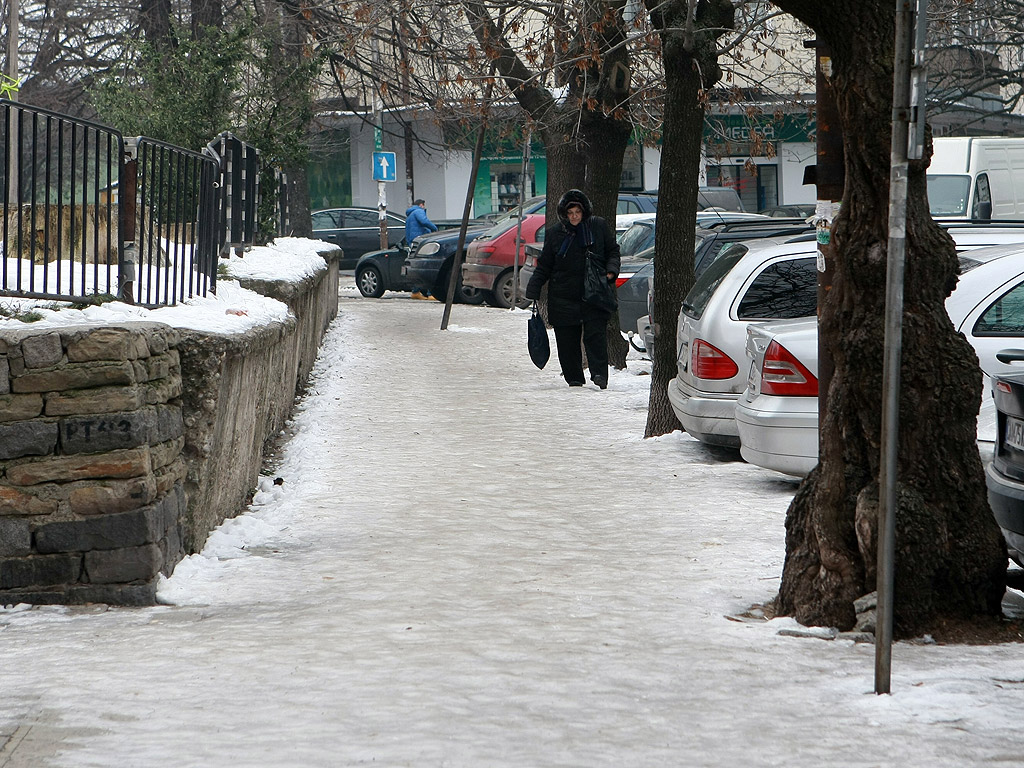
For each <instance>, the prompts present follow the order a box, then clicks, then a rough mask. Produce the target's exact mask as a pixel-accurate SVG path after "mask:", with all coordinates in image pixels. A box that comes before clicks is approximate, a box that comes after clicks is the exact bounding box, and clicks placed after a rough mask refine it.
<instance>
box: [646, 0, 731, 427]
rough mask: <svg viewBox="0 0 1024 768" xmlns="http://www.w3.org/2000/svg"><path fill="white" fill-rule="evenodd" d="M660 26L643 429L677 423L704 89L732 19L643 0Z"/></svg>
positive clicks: (721, 12)
mask: <svg viewBox="0 0 1024 768" xmlns="http://www.w3.org/2000/svg"><path fill="white" fill-rule="evenodd" d="M647 4H648V7H649V8H651V21H652V22H653V23H654V25H655V28H656V29H658V30H659V32H660V35H661V41H662V60H663V61H664V63H665V119H664V127H663V129H662V145H661V182H660V185H659V186H660V188H659V191H658V226H657V229H656V230H655V252H656V253H657V258H656V262H655V272H654V306H653V312H654V315H653V317H652V318H651V320H652V322H653V324H654V331H655V343H654V354H653V356H652V366H651V394H650V399H649V402H648V406H647V427H646V430H645V432H644V437H653V436H655V435H663V434H666V433H668V432H673V431H675V430H677V429H681V425H680V424H679V420H678V419H677V418H676V415H675V413H674V412H673V411H672V406H671V404H670V403H669V400H668V385H669V382H671V381H672V379H674V378H675V376H676V334H675V329H676V321H677V319H678V316H679V307H680V305H681V303H682V299H683V297H684V296H686V294H687V293H688V292H689V290H690V288H691V287H692V286H693V281H694V275H693V252H694V244H695V228H694V223H695V222H696V220H697V188H698V186H699V173H700V157H701V147H702V145H703V140H704V107H703V103H704V100H703V94H704V92H705V91H706V90H707V89H708V88H710V87H711V86H713V85H714V84H715V83H716V82H717V81H718V79H719V77H720V75H721V71H720V69H719V67H718V52H717V48H716V41H717V40H718V38H719V37H720V36H721V35H722V34H723V32H724V31H725V29H727V28H731V27H732V26H733V23H734V22H733V8H732V5H731V4H730V3H729V2H710V3H709V2H700V3H698V6H697V13H696V16H693V15H691V13H690V11H689V8H688V3H687V2H686V1H685V0H673V1H672V2H667V3H662V2H658V0H648V3H647Z"/></svg>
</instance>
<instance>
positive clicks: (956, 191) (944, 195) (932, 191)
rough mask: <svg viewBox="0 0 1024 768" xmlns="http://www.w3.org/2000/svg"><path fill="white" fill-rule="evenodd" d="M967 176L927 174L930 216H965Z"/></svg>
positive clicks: (968, 185) (969, 186) (967, 193)
mask: <svg viewBox="0 0 1024 768" xmlns="http://www.w3.org/2000/svg"><path fill="white" fill-rule="evenodd" d="M970 191H971V179H970V177H969V176H946V175H938V174H935V175H932V174H929V175H928V209H929V211H930V212H931V215H932V216H966V215H967V200H968V197H969V195H970Z"/></svg>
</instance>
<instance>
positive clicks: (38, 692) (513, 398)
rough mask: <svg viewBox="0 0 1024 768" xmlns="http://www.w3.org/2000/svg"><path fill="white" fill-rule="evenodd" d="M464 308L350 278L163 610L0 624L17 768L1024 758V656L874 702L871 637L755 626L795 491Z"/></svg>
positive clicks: (907, 681)
mask: <svg viewBox="0 0 1024 768" xmlns="http://www.w3.org/2000/svg"><path fill="white" fill-rule="evenodd" d="M248 258H249V256H248V255H246V256H245V257H244V259H243V260H245V259H248ZM221 298H222V297H221V296H220V289H218V299H217V301H218V302H220V300H221ZM225 301H226V304H227V305H228V306H229V307H231V306H236V305H238V304H239V302H240V301H241V299H239V298H238V297H237V296H236V297H235V298H232V299H225ZM442 309H443V306H442V305H441V304H438V303H435V302H424V301H413V300H410V299H409V298H408V295H407V294H386V295H385V297H384V298H383V299H380V300H372V299H364V298H362V297H360V296H359V294H358V292H357V291H356V290H355V288H354V286H353V285H352V284H351V278H349V280H348V281H347V282H346V284H345V285H344V286H343V288H342V296H341V306H340V312H339V316H338V318H337V320H336V321H335V322H334V323H333V324H332V325H331V327H330V329H329V330H328V333H327V335H326V337H325V339H324V344H323V348H322V352H321V355H320V358H319V359H318V361H317V364H316V366H315V369H314V372H313V376H312V381H311V387H310V389H309V392H308V393H307V395H306V396H305V397H304V398H303V399H302V400H301V401H300V404H299V405H298V407H297V410H296V412H295V415H294V418H293V420H292V421H291V423H290V425H289V427H288V429H287V430H286V433H287V434H286V435H283V442H282V445H281V448H280V450H279V451H278V452H277V454H276V455H275V456H273V457H272V464H271V465H269V466H268V470H267V474H266V476H265V477H262V478H261V479H260V483H259V490H258V492H257V493H256V495H255V497H254V499H253V503H252V505H251V507H250V508H249V509H248V510H247V511H246V512H245V513H244V514H243V515H241V516H239V517H237V518H234V519H232V520H229V521H227V522H225V523H224V524H223V525H222V526H220V527H219V528H218V529H217V530H216V531H215V532H214V533H213V534H212V535H211V536H210V538H209V541H208V542H207V544H206V546H205V548H204V549H203V551H202V552H200V553H198V554H194V555H191V556H190V557H188V558H186V559H185V560H183V561H182V562H181V563H180V564H179V565H178V567H177V568H176V569H175V571H174V574H173V575H172V576H171V577H170V578H167V579H164V580H163V581H162V582H161V584H160V588H159V599H160V600H161V601H162V602H163V603H164V604H162V605H159V606H154V607H149V608H141V609H117V608H115V609H105V608H103V607H98V606H87V607H28V606H12V607H7V608H5V609H2V610H0V649H2V658H3V660H4V663H3V665H2V666H0V691H3V696H2V698H0V765H10V766H11V767H12V768H13V766H15V765H55V766H62V767H63V766H68V767H72V766H118V767H120V766H133V767H149V766H153V767H157V766H169V765H173V766H176V767H178V768H185V767H188V766H196V767H198V766H203V768H208V767H209V766H232V768H239V767H244V766H274V767H275V768H276V767H278V766H296V767H299V766H302V767H307V766H324V767H332V768H333V767H335V766H356V765H369V764H374V765H382V766H456V767H461V766H466V767H473V768H476V767H478V766H509V767H515V768H520V767H525V766H530V767H531V768H532V767H535V766H538V767H539V766H544V767H547V766H579V767H586V768H590V767H592V766H615V767H616V768H621V767H622V766H708V767H709V768H710V767H712V766H714V767H718V766H736V765H744V766H787V767H792V766H808V767H809V768H810V767H814V768H818V766H829V765H835V766H901V767H911V766H922V767H924V766H928V767H929V768H934V766H977V765H981V764H1000V763H1006V764H1016V763H1017V762H1019V760H1020V736H1019V733H1018V732H1019V730H1020V729H1021V727H1022V726H1021V723H1022V722H1024V653H1022V647H1024V646H1020V645H1003V646H981V647H968V646H942V645H935V644H928V643H926V642H901V643H898V644H896V646H895V647H894V651H893V665H892V669H893V674H892V695H888V696H877V695H875V694H874V693H873V692H872V691H873V686H874V680H873V672H874V648H873V646H872V645H870V644H858V643H854V642H853V641H851V640H846V639H823V638H831V637H833V634H834V633H832V632H829V631H828V630H827V628H819V629H812V630H810V631H804V630H805V629H806V628H802V627H800V626H799V625H797V624H796V623H795V622H793V621H792V620H790V619H775V620H773V621H764V620H760V619H758V618H756V614H757V611H756V609H755V610H753V611H751V608H752V606H757V605H759V604H763V603H765V602H766V601H768V600H770V599H771V598H772V597H773V596H774V594H775V592H776V591H777V589H778V584H779V575H780V573H781V569H782V563H783V559H784V556H785V545H784V537H785V531H784V520H785V512H786V508H787V506H788V504H789V501H790V499H791V498H792V495H793V492H794V490H795V488H796V486H795V484H794V483H793V482H792V481H790V480H787V479H785V478H783V477H782V476H781V475H776V474H774V473H771V472H769V471H767V470H762V469H759V468H757V467H753V466H750V465H747V464H745V463H743V462H741V461H740V460H738V457H736V456H735V455H733V454H731V453H728V452H721V451H716V450H711V449H709V448H707V447H705V446H703V445H701V444H700V443H698V442H696V441H694V440H693V439H691V438H690V437H688V436H687V435H685V434H682V433H674V434H670V435H666V436H663V437H659V438H653V439H648V440H645V439H643V437H642V435H643V431H644V425H645V422H646V405H647V399H648V385H649V381H650V377H649V375H647V374H648V373H649V366H650V364H649V363H648V362H646V361H643V360H640V359H638V358H636V356H635V355H634V356H633V357H632V358H631V359H630V360H629V365H628V366H627V368H626V370H623V371H612V375H611V379H610V383H609V386H608V389H607V390H605V391H601V390H598V389H597V388H596V387H594V386H593V385H590V384H588V385H587V386H585V387H582V388H578V389H569V388H568V387H566V386H565V385H564V383H563V382H562V380H561V379H560V378H559V376H558V372H557V361H555V360H554V359H552V361H551V362H550V363H549V364H548V365H547V367H546V368H545V369H544V370H542V371H538V370H537V369H536V368H535V367H534V366H533V364H532V363H531V362H530V359H529V357H528V355H527V351H526V321H527V318H528V317H529V313H528V312H526V311H521V310H519V311H507V310H499V309H494V308H489V307H485V306H480V307H467V306H462V305H456V306H455V307H454V308H453V313H452V319H451V324H450V327H449V328H448V330H446V331H442V330H440V324H441V314H442ZM222 311H223V307H222ZM47 321H48V322H55V321H54V320H52V319H50V318H48V319H47ZM275 479H279V480H278V484H275ZM793 630H797V631H798V632H797V634H805V635H806V636H804V637H794V636H792V634H791V633H792V631H793ZM5 739H6V740H7V743H6V747H5V746H3V745H4V741H5ZM40 756H41V757H40ZM5 758H8V759H10V760H11V762H9V763H8V762H5ZM33 758H35V760H33ZM18 759H21V760H22V761H23V762H15V760H18Z"/></svg>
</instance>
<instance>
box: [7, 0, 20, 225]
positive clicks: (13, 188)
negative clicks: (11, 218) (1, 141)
mask: <svg viewBox="0 0 1024 768" xmlns="http://www.w3.org/2000/svg"><path fill="white" fill-rule="evenodd" d="M18 17H19V10H18V0H7V71H6V72H5V73H4V74H5V75H6V76H7V78H8V81H9V82H7V83H5V85H7V86H8V87H7V88H5V90H4V93H5V94H6V95H7V98H8V99H10V100H11V101H17V100H18V87H19V80H18V35H19V31H18V24H19V18H18ZM7 115H8V125H7V130H8V133H7V135H8V137H9V139H8V142H7V144H8V146H9V147H10V150H9V151H8V157H9V158H10V160H9V163H10V169H9V171H8V179H7V186H8V189H9V190H10V197H9V198H8V200H9V201H10V204H11V205H14V206H20V204H21V198H20V196H19V189H18V188H19V186H20V185H19V183H18V181H19V179H20V178H21V137H20V135H19V132H18V112H17V110H14V109H10V110H8V111H7Z"/></svg>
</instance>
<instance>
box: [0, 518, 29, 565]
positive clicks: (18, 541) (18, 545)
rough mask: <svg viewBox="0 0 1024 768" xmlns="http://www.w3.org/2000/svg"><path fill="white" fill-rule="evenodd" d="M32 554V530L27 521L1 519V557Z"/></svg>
mask: <svg viewBox="0 0 1024 768" xmlns="http://www.w3.org/2000/svg"><path fill="white" fill-rule="evenodd" d="M30 554H32V530H31V529H30V528H29V525H28V521H27V520H12V519H10V518H0V557H23V556H25V555H30Z"/></svg>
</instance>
